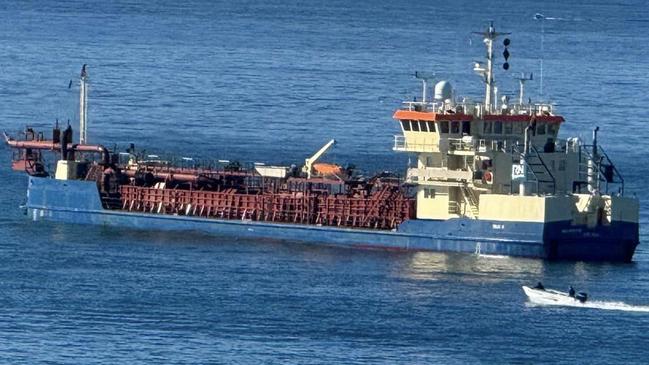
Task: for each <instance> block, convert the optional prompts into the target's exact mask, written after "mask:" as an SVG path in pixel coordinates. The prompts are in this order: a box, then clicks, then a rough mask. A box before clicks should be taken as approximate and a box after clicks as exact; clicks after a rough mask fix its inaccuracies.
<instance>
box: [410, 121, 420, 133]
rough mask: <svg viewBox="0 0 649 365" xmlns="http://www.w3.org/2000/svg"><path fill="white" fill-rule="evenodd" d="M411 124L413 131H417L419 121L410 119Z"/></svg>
mask: <svg viewBox="0 0 649 365" xmlns="http://www.w3.org/2000/svg"><path fill="white" fill-rule="evenodd" d="M411 126H412V131H413V132H419V123H417V121H416V120H413V121H412V123H411Z"/></svg>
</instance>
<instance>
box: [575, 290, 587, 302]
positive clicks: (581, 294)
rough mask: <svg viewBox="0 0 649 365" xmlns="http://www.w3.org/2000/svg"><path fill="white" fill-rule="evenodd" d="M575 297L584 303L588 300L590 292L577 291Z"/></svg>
mask: <svg viewBox="0 0 649 365" xmlns="http://www.w3.org/2000/svg"><path fill="white" fill-rule="evenodd" d="M575 299H577V300H578V301H580V302H582V303H586V301H587V300H588V294H586V293H584V292H583V291H580V292H579V293H577V295H575Z"/></svg>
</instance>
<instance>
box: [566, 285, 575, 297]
mask: <svg viewBox="0 0 649 365" xmlns="http://www.w3.org/2000/svg"><path fill="white" fill-rule="evenodd" d="M568 296H569V297H573V298H574V297H575V288H573V287H572V285H570V289H568Z"/></svg>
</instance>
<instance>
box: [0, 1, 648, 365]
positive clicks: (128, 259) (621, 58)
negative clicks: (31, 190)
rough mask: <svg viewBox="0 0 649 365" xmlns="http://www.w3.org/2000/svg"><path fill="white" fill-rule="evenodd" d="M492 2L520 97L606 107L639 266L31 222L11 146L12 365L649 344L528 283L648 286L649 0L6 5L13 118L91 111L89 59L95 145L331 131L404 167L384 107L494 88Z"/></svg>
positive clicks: (188, 149) (237, 151) (231, 150)
mask: <svg viewBox="0 0 649 365" xmlns="http://www.w3.org/2000/svg"><path fill="white" fill-rule="evenodd" d="M536 13H540V14H543V15H544V17H545V19H544V20H534V15H535V14H536ZM489 20H494V21H495V24H496V27H497V29H498V30H502V31H508V32H512V34H511V35H510V38H511V40H512V45H511V46H510V48H509V51H510V53H511V58H510V64H511V69H510V71H509V72H508V73H505V72H504V71H502V70H500V69H499V71H498V73H497V75H496V78H497V82H498V85H499V93H500V94H501V95H502V94H503V93H505V94H509V95H512V96H513V97H514V96H515V95H517V82H516V80H514V79H513V77H512V76H513V75H516V74H517V73H520V72H533V73H534V81H533V82H529V83H527V90H528V95H529V96H531V97H532V98H533V99H539V98H541V99H544V100H551V101H553V102H555V103H556V107H557V108H558V110H559V111H560V113H561V114H562V115H564V116H565V117H566V119H567V122H566V123H565V125H564V127H563V129H562V136H563V137H568V136H572V135H580V136H582V137H583V138H584V139H588V138H590V137H589V136H590V134H591V129H592V128H593V127H594V126H596V125H597V126H600V128H601V134H600V142H601V143H602V144H603V145H604V147H605V148H606V150H607V152H608V153H609V155H611V157H612V158H613V160H614V161H615V162H616V163H617V165H618V167H619V169H620V170H621V172H622V173H623V174H624V176H625V180H626V190H627V193H628V194H636V195H637V196H638V197H639V198H640V199H641V242H642V243H641V245H640V246H639V248H638V251H637V253H636V255H635V257H634V262H633V263H630V264H607V263H597V264H590V263H582V262H577V263H570V262H562V263H549V262H544V261H540V260H530V259H517V258H500V259H499V258H485V257H476V256H475V255H468V254H467V255H465V254H442V253H403V252H382V251H371V250H350V249H343V248H335V247H316V246H309V245H301V244H295V243H277V242H262V241H247V240H237V239H230V238H227V239H225V238H215V237H210V236H203V235H195V234H180V233H179V234H166V233H165V234H162V233H156V232H154V231H132V230H119V229H108V228H103V227H88V226H75V225H62V224H51V223H33V222H31V221H30V220H29V219H28V218H27V217H26V216H25V215H23V213H22V211H21V210H20V209H19V206H20V205H21V204H23V203H24V200H25V189H26V179H25V177H24V176H22V175H21V174H17V173H12V172H11V171H10V169H9V162H10V159H11V151H9V150H8V149H7V148H6V147H1V148H0V182H1V185H0V363H3V364H36V363H46V364H65V363H67V364H96V363H103V364H152V363H163V364H167V363H169V364H176V363H178V364H180V363H186V364H198V363H214V364H383V363H386V364H397V363H398V364H510V363H516V364H529V363H549V364H553V363H566V364H567V363H570V364H613V363H620V364H646V363H647V362H649V313H638V312H633V311H630V310H618V311H611V310H604V309H601V308H592V309H589V308H562V307H539V306H531V305H529V304H527V303H526V298H525V296H524V295H523V292H522V290H521V285H523V284H531V283H535V282H536V281H539V280H540V281H543V282H544V283H545V284H546V286H549V287H556V288H559V289H565V288H567V286H568V285H569V284H572V285H574V286H575V287H576V288H577V289H579V290H585V291H588V292H589V293H590V294H591V296H592V297H594V298H596V299H597V300H604V301H609V302H620V303H625V305H626V307H628V308H634V307H633V306H644V305H649V248H648V247H649V237H648V235H647V234H648V229H649V222H648V220H649V190H648V187H647V183H646V182H647V177H648V176H649V162H648V161H649V159H648V158H647V147H648V146H649V144H648V142H647V141H648V140H649V127H648V123H649V116H648V115H649V113H648V112H647V111H648V108H649V91H648V90H649V76H648V70H649V36H648V34H649V5H647V3H646V2H644V1H641V0H637V1H584V0H579V1H558V0H550V1H544V2H537V1H532V0H522V1H478V0H458V1H386V0H373V1H339V0H330V1H313V0H301V1H277V0H268V1H249V0H239V1H191V0H188V1H137V0H131V1H128V0H119V1H3V2H2V3H1V4H0V129H6V130H7V131H9V132H12V133H13V132H15V131H17V130H19V129H21V128H22V127H23V126H24V125H25V124H30V125H32V126H35V127H40V128H50V127H51V126H52V125H53V123H54V122H55V120H56V119H57V118H58V119H59V120H60V121H61V122H62V123H67V120H68V119H69V120H71V123H72V124H73V126H75V127H76V126H77V120H78V119H77V118H78V106H77V105H78V97H77V90H76V84H77V81H76V80H77V78H78V74H79V71H80V68H81V65H82V64H84V63H86V64H88V70H89V74H90V79H91V89H90V107H89V113H90V116H89V123H90V127H89V140H90V142H96V143H103V144H105V145H108V146H111V147H112V146H113V145H114V144H117V145H118V146H123V147H125V146H127V145H128V143H131V142H133V143H135V144H136V147H137V148H139V149H140V150H142V149H144V150H146V151H148V152H150V153H156V154H159V155H163V154H175V155H179V156H191V157H195V158H201V159H208V158H211V159H230V160H241V161H250V162H254V161H264V162H270V163H286V164H290V163H295V164H300V163H301V162H302V161H303V160H304V158H305V157H307V156H309V155H310V154H312V153H313V152H314V151H315V150H317V149H318V148H319V147H320V146H321V145H322V144H324V143H325V142H326V141H328V140H329V139H330V138H335V139H337V140H338V142H339V143H338V144H337V146H336V147H335V149H334V150H333V151H332V152H331V153H329V154H328V155H327V159H328V160H330V161H336V162H338V163H341V164H346V163H353V164H355V165H356V166H357V167H359V168H362V169H364V170H365V171H368V172H375V171H381V170H384V169H391V170H397V171H401V172H403V171H404V170H405V167H406V164H407V162H408V161H407V156H405V155H400V154H395V153H394V152H392V150H391V147H392V142H393V135H394V134H397V133H398V128H397V125H396V123H395V122H394V121H393V120H392V119H391V116H392V112H393V111H394V110H395V108H397V107H399V104H400V101H401V100H403V99H412V98H413V97H414V96H416V95H419V90H420V89H419V87H420V86H419V83H418V81H417V80H416V79H415V78H414V77H413V74H414V71H428V72H435V73H436V75H437V77H438V79H447V80H449V81H451V82H452V84H453V85H454V87H455V89H456V90H457V92H458V94H463V95H469V96H472V97H473V98H474V99H479V98H480V97H481V95H482V92H483V87H482V85H481V84H480V81H479V78H478V76H476V75H474V74H473V71H472V62H473V61H474V60H479V59H481V58H482V57H483V56H484V53H485V52H484V47H483V45H482V40H481V39H480V38H479V37H476V36H473V35H472V34H471V32H472V31H480V30H483V29H484V27H485V26H486V25H487V24H488V21H489ZM541 51H543V52H541ZM500 52H502V50H499V51H498V52H497V54H498V55H500ZM541 59H542V62H543V90H542V94H541V86H540V79H541V74H540V64H541ZM501 62H502V60H500V61H498V63H497V65H499V64H500V63H501ZM70 80H75V81H74V82H73V85H74V86H73V87H72V88H71V89H68V83H69V81H70ZM625 305H622V304H620V306H623V307H624V306H625Z"/></svg>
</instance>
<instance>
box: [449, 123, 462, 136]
mask: <svg viewBox="0 0 649 365" xmlns="http://www.w3.org/2000/svg"><path fill="white" fill-rule="evenodd" d="M451 134H460V122H451Z"/></svg>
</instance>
